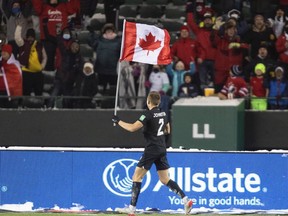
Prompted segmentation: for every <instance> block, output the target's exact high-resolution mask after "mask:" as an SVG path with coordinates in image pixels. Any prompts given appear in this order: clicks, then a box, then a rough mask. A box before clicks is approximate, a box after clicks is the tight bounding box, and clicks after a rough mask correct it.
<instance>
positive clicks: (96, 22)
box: [90, 18, 106, 31]
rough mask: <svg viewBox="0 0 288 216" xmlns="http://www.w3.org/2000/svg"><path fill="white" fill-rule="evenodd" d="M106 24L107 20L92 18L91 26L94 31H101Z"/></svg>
mask: <svg viewBox="0 0 288 216" xmlns="http://www.w3.org/2000/svg"><path fill="white" fill-rule="evenodd" d="M105 22H106V20H105V19H97V18H92V19H91V21H90V26H91V27H92V29H94V31H101V29H102V27H103V26H104V24H105Z"/></svg>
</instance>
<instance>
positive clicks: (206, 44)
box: [187, 13, 216, 60]
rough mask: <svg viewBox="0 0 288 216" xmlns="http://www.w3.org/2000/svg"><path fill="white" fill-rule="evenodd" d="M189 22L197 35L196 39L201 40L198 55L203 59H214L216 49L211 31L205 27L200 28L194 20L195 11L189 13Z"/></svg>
mask: <svg viewBox="0 0 288 216" xmlns="http://www.w3.org/2000/svg"><path fill="white" fill-rule="evenodd" d="M187 24H188V25H189V27H190V28H191V29H192V31H193V33H194V34H195V35H196V40H197V41H198V42H199V45H200V50H199V56H198V57H199V58H201V59H203V60H205V59H206V60H207V59H208V60H214V59H215V53H216V49H215V47H213V46H212V43H211V40H210V35H211V31H210V30H208V29H205V28H200V27H199V26H198V25H197V24H196V22H195V20H194V17H193V13H188V14H187Z"/></svg>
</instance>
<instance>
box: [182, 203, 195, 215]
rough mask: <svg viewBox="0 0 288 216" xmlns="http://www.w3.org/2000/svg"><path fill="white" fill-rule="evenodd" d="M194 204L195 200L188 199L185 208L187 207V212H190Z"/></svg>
mask: <svg viewBox="0 0 288 216" xmlns="http://www.w3.org/2000/svg"><path fill="white" fill-rule="evenodd" d="M192 205H193V202H192V200H191V199H190V200H188V201H187V202H186V203H185V204H184V209H185V214H186V215H187V214H189V213H190V211H191V209H192Z"/></svg>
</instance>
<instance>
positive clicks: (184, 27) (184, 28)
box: [180, 25, 189, 32]
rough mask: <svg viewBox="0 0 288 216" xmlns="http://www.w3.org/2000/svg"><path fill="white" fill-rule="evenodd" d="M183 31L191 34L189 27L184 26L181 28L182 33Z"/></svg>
mask: <svg viewBox="0 0 288 216" xmlns="http://www.w3.org/2000/svg"><path fill="white" fill-rule="evenodd" d="M182 30H186V31H188V32H189V27H188V26H187V25H182V26H181V28H180V31H182Z"/></svg>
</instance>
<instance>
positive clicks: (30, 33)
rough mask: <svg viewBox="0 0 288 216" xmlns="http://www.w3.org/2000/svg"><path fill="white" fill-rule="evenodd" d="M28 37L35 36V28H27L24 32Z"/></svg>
mask: <svg viewBox="0 0 288 216" xmlns="http://www.w3.org/2000/svg"><path fill="white" fill-rule="evenodd" d="M28 37H33V38H35V37H36V33H35V30H34V29H33V28H29V29H28V30H27V32H26V38H28Z"/></svg>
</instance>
